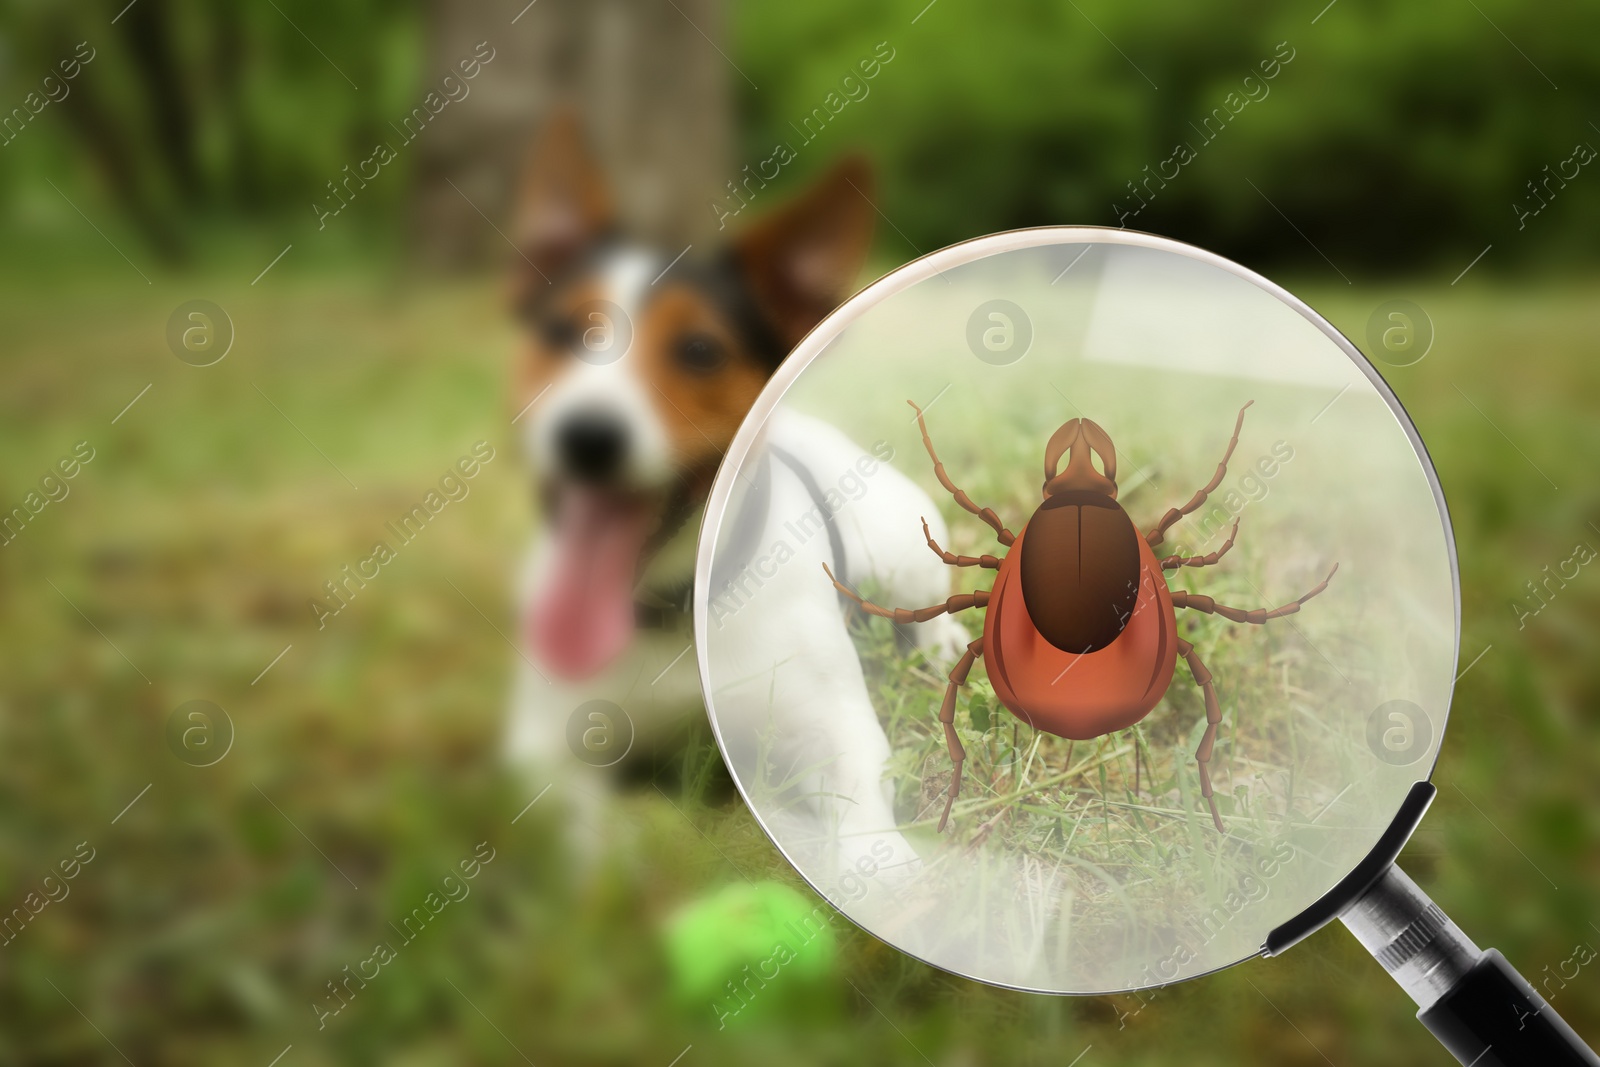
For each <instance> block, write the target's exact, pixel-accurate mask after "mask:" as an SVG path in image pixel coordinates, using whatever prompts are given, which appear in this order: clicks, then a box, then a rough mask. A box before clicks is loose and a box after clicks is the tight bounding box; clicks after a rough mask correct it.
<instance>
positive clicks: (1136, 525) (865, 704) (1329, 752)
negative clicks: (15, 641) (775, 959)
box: [695, 228, 1600, 1067]
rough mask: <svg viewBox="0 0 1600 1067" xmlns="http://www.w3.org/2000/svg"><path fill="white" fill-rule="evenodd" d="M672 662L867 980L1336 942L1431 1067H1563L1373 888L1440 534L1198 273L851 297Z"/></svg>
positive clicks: (1213, 280)
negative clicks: (1373, 975)
mask: <svg viewBox="0 0 1600 1067" xmlns="http://www.w3.org/2000/svg"><path fill="white" fill-rule="evenodd" d="M695 627H696V638H697V650H698V656H699V665H700V672H701V681H702V685H703V688H704V692H705V699H706V703H707V707H708V710H709V713H710V716H711V721H712V724H713V727H714V730H715V733H716V737H717V741H718V744H719V745H720V746H721V749H722V753H723V756H724V758H725V759H726V761H727V763H728V766H729V768H730V769H731V771H732V774H733V776H734V779H735V781H736V782H737V783H738V786H739V789H740V791H741V793H742V794H743V796H744V799H745V801H746V802H747V803H748V804H749V805H750V808H751V810H752V811H753V812H754V813H755V815H756V818H757V819H758V820H759V822H760V823H761V825H762V827H763V829H764V830H765V831H766V832H767V834H768V835H769V836H770V837H771V838H772V840H773V842H774V843H775V844H776V845H777V847H778V848H779V850H780V851H781V852H782V853H783V854H784V856H785V857H786V858H787V859H788V860H789V862H790V863H792V864H793V865H794V866H795V867H796V868H797V869H798V870H799V872H800V873H801V874H802V875H803V876H804V877H805V878H806V879H807V880H808V881H809V882H810V883H811V884H812V886H813V887H815V888H816V889H817V890H818V892H820V893H821V894H822V895H823V896H824V897H825V898H826V899H827V900H829V901H830V902H831V903H832V904H833V905H834V906H835V907H836V908H838V909H839V910H840V911H841V912H842V913H843V914H844V915H846V916H847V917H848V918H850V919H851V920H852V921H854V922H855V923H857V924H858V925H860V926H861V927H863V928H864V929H866V930H867V931H869V932H871V933H872V934H874V935H876V936H877V937H879V938H881V939H882V940H884V941H886V942H888V943H889V944H891V945H893V946H895V947H896V948H898V949H900V950H901V951H904V952H906V953H908V954H910V955H912V956H915V957H917V958H919V959H921V960H923V961H925V962H927V963H929V964H931V965H933V966H936V967H940V968H942V969H944V970H947V971H951V972H953V973H956V974H959V975H963V976H965V977H968V978H972V979H975V980H977V981H981V982H987V983H990V984H993V985H998V986H1004V987H1008V988H1013V989H1020V990H1028V991H1036V992H1041V993H1058V994H1060V993H1074V994H1104V993H1114V992H1126V991H1133V990H1140V989H1146V988H1152V987H1156V986H1161V985H1166V984H1169V983H1172V982H1175V981H1180V980H1183V979H1188V978H1193V977H1197V976H1200V975H1203V974H1206V973H1209V972H1211V971H1215V970H1219V969H1221V968H1223V967H1226V966H1230V965H1232V964H1235V963H1238V962H1241V961H1243V960H1245V959H1248V958H1250V957H1253V956H1257V955H1263V954H1265V955H1275V954H1277V953H1279V952H1282V951H1284V950H1285V949H1287V948H1289V947H1290V946H1292V945H1293V944H1295V943H1296V942H1298V941H1300V940H1301V939H1303V938H1304V937H1306V936H1307V935H1309V934H1310V933H1312V932H1313V931H1315V930H1317V929H1318V928H1320V927H1321V926H1323V925H1324V924H1326V923H1328V922H1329V921H1331V920H1333V919H1334V918H1340V919H1342V921H1343V922H1344V923H1345V925H1346V926H1347V927H1348V928H1349V929H1350V930H1351V931H1352V932H1353V933H1354V934H1355V936H1356V937H1357V938H1358V939H1359V940H1360V941H1361V943H1362V944H1363V945H1364V946H1366V947H1367V948H1368V949H1369V950H1370V951H1371V952H1372V953H1373V955H1374V956H1375V957H1376V958H1377V959H1378V961H1379V962H1380V963H1381V964H1382V965H1383V967H1384V968H1385V969H1386V970H1387V971H1388V972H1389V973H1390V974H1391V975H1393V976H1394V978H1395V979H1396V980H1397V981H1398V982H1399V984H1400V985H1401V986H1402V987H1403V988H1404V989H1405V990H1406V992H1407V993H1409V994H1410V995H1411V997H1412V998H1413V999H1414V1000H1416V1002H1417V1004H1418V1007H1419V1009H1420V1010H1419V1013H1418V1017H1419V1018H1420V1019H1421V1020H1422V1022H1423V1023H1424V1024H1425V1025H1426V1026H1427V1027H1428V1028H1429V1029H1430V1030H1431V1031H1432V1032H1433V1033H1434V1034H1435V1035H1436V1036H1437V1037H1438V1038H1439V1040H1440V1041H1441V1042H1442V1043H1443V1044H1444V1045H1445V1046H1446V1047H1447V1048H1448V1049H1449V1050H1450V1051H1451V1052H1452V1053H1453V1054H1454V1055H1455V1056H1456V1057H1457V1058H1458V1059H1460V1060H1461V1062H1463V1063H1471V1064H1479V1065H1482V1067H1487V1065H1490V1064H1534V1063H1537V1064H1543V1065H1551V1064H1591V1065H1592V1064H1600V1058H1596V1056H1595V1055H1594V1053H1593V1052H1591V1051H1590V1050H1589V1049H1588V1048H1587V1047H1586V1046H1585V1045H1584V1043H1583V1042H1582V1041H1581V1040H1580V1039H1579V1038H1578V1036H1577V1035H1576V1034H1575V1033H1574V1032H1573V1031H1572V1029H1571V1028H1570V1027H1569V1026H1567V1024H1566V1023H1565V1022H1563V1021H1562V1020H1561V1019H1560V1017H1559V1016H1558V1015H1556V1013H1555V1012H1554V1011H1552V1010H1551V1009H1550V1007H1549V1006H1548V1005H1547V1004H1545V1003H1544V1001H1543V1000H1542V999H1541V998H1540V997H1539V995H1538V993H1537V992H1536V991H1535V990H1534V989H1533V988H1532V987H1531V986H1530V985H1529V984H1528V983H1527V982H1526V981H1524V980H1523V979H1522V978H1521V977H1520V976H1519V975H1518V974H1517V973H1516V972H1515V971H1514V970H1513V969H1512V968H1511V967H1510V966H1509V965H1508V964H1507V963H1506V961H1505V960H1504V958H1503V957H1501V956H1500V955H1499V953H1497V952H1495V951H1493V950H1489V951H1481V950H1480V949H1479V948H1478V947H1477V946H1476V945H1474V944H1473V943H1472V942H1471V941H1470V940H1469V939H1468V938H1467V937H1466V935H1465V934H1463V933H1462V932H1461V930H1459V929H1458V928H1457V927H1456V926H1455V925H1454V924H1453V923H1452V922H1451V921H1450V920H1449V919H1448V918H1447V917H1445V915H1444V914H1443V913H1442V912H1441V911H1440V910H1439V908H1438V907H1437V906H1435V905H1434V904H1433V903H1432V901H1430V900H1429V899H1428V898H1427V897H1426V896H1425V895H1424V894H1423V893H1422V891H1421V890H1420V889H1419V888H1418V887H1417V886H1416V884H1415V883H1414V882H1413V881H1411V879H1410V878H1408V877H1407V876H1406V875H1405V874H1404V873H1403V872H1402V871H1401V870H1400V869H1399V868H1398V867H1396V866H1395V865H1394V860H1395V858H1396V856H1397V855H1398V854H1399V852H1400V848H1401V846H1402V845H1403V844H1404V842H1405V841H1406V839H1407V838H1408V837H1409V836H1410V834H1411V832H1412V831H1413V830H1414V829H1415V827H1416V825H1417V824H1418V822H1419V821H1420V820H1421V818H1422V816H1423V813H1424V811H1425V810H1426V809H1427V807H1428V804H1429V802H1430V801H1431V799H1432V797H1433V795H1434V787H1433V786H1432V785H1431V784H1429V781H1428V778H1429V775H1430V774H1431V772H1432V769H1433V764H1434V761H1435V759H1436V757H1437V755H1438V751H1439V744H1440V741H1441V739H1442V736H1443V732H1444V727H1445V722H1446V717H1447V714H1448V711H1449V704H1450V694H1451V689H1452V685H1453V681H1454V678H1455V673H1456V663H1457V655H1458V651H1459V647H1458V646H1459V635H1460V594H1459V581H1458V576H1457V568H1456V556H1455V546H1454V541H1453V539H1452V535H1451V530H1450V520H1449V515H1448V513H1447V511H1446V508H1445V503H1444V498H1443V495H1442V493H1441V491H1440V488H1439V482H1438V478H1437V477H1436V475H1435V472H1434V469H1433V466H1432V464H1431V463H1430V461H1429V459H1428V455H1427V452H1426V451H1425V449H1424V447H1423V444H1422V441H1421V439H1420V438H1419V437H1418V435H1417V432H1416V429H1415V427H1413V426H1412V424H1411V421H1410V419H1409V418H1408V417H1407V416H1406V413H1405V411H1404V410H1403V409H1402V408H1401V406H1400V404H1399V402H1398V401H1397V400H1396V399H1395V397H1394V394H1393V393H1392V392H1391V391H1390V390H1389V388H1388V387H1387V386H1386V385H1385V384H1384V382H1383V379H1382V378H1381V377H1380V376H1379V375H1378V374H1377V372H1376V371H1375V370H1374V369H1373V368H1372V366H1371V365H1370V364H1369V363H1368V362H1367V361H1366V359H1365V358H1363V357H1362V355H1361V354H1360V353H1359V352H1358V351H1357V350H1356V348H1355V347H1354V346H1353V345H1352V344H1351V343H1350V342H1349V341H1348V340H1346V339H1345V338H1344V337H1343V336H1341V335H1340V334H1339V333H1338V331H1336V330H1335V329H1334V328H1333V327H1332V326H1331V325H1329V324H1328V323H1327V322H1326V321H1325V320H1324V319H1323V318H1321V317H1320V316H1319V315H1317V314H1316V313H1315V312H1314V311H1312V310H1311V309H1310V308H1309V307H1307V306H1306V305H1305V304H1304V303H1302V302H1300V301H1299V300H1297V299H1295V298H1294V297H1293V296H1291V295H1290V294H1289V293H1287V292H1285V291H1284V290H1283V289H1281V288H1279V287H1278V286H1276V285H1273V284H1272V283H1271V282H1268V281H1267V280H1265V279H1264V278H1261V277H1259V276H1258V275H1256V274H1254V273H1252V272H1250V271H1248V270H1246V269H1244V268H1243V267H1240V266H1238V265H1237V264H1234V263H1231V262H1229V261H1227V260H1225V259H1222V258H1220V257H1218V256H1215V255H1212V254H1210V253H1207V252H1204V251H1201V250H1199V249H1196V248H1193V247H1191V246H1188V245H1184V244H1180V243H1177V242H1174V241H1170V240H1166V239H1163V238H1159V237H1154V236H1150V235H1146V234H1139V233H1133V232H1128V231H1123V230H1111V229H1097V228H1049V229H1036V230H1022V231H1015V232H1010V233H1003V234H997V235H994V236H990V237H984V238H980V239H977V240H974V241H969V242H966V243H963V244H959V245H956V246H953V247H951V248H947V249H944V250H942V251H940V252H936V253H933V254H932V255H929V256H925V257H923V258H922V259H919V260H917V261H915V262H913V263H911V264H909V265H907V266H905V267H903V268H901V269H899V270H897V271H895V272H894V273H892V274H890V275H888V276H887V277H885V278H883V279H881V280H880V281H878V282H876V283H875V284H873V285H872V286H870V287H869V288H867V289H866V290H864V291H863V292H861V293H860V294H858V295H857V296H856V297H854V298H853V299H851V300H850V301H849V302H848V303H846V304H845V305H844V306H842V307H841V308H839V309H838V310H837V311H836V312H835V313H834V314H832V315H831V316H830V317H829V318H828V319H826V320H825V321H824V322H823V323H822V324H821V325H820V326H818V327H817V328H816V329H815V330H814V331H813V332H812V333H811V334H810V335H809V336H808V337H807V338H806V339H805V340H804V341H803V342H802V343H801V344H800V346H799V347H798V348H797V349H796V350H795V352H794V353H793V354H792V355H790V357H789V358H788V360H786V361H785V362H784V364H783V365H782V367H781V368H780V369H779V370H778V372H777V373H776V375H775V376H774V377H773V379H772V380H771V382H770V383H769V384H768V386H767V387H766V389H765V391H764V392H763V393H762V394H761V397H760V399H759V400H758V401H757V403H756V405H755V407H754V409H753V410H752V411H751V413H750V415H749V417H748V419H747V420H746V421H745V423H744V425H743V427H742V429H741V430H740V432H739V434H738V436H737V437H736V439H735V440H734V442H733V445H732V447H731V448H730V450H729V453H728V456H727V459H726V461H725V462H724V464H723V466H722V469H721V471H720V473H719V475H718V477H717V479H716V483H715V485H714V487H713V488H712V490H711V494H710V498H709V503H708V506H707V512H706V520H705V524H704V527H703V532H702V534H701V540H700V546H699V557H698V567H697V577H696V586H695Z"/></svg>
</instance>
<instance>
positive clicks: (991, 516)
mask: <svg viewBox="0 0 1600 1067" xmlns="http://www.w3.org/2000/svg"><path fill="white" fill-rule="evenodd" d="M906 403H907V404H911V401H909V400H907V401H906ZM911 410H912V411H915V412H916V413H917V427H918V428H919V429H920V430H921V431H922V444H923V447H925V448H927V450H928V458H929V459H931V460H933V476H934V477H935V478H937V479H939V484H940V485H942V486H944V488H945V491H946V492H948V493H949V494H950V495H951V496H953V497H955V501H956V503H957V504H960V505H961V507H962V508H964V509H965V510H967V511H970V512H971V513H972V514H974V515H976V516H978V518H980V519H982V520H983V521H984V522H986V523H988V524H989V525H990V526H991V527H993V528H994V532H995V534H996V535H997V536H998V537H999V539H1000V543H1001V544H1002V545H1006V546H1010V544H1011V542H1013V541H1015V540H1016V539H1017V535H1016V534H1014V533H1012V532H1011V531H1010V530H1008V529H1006V524H1005V523H1003V522H1001V521H1000V516H998V515H996V514H995V513H994V509H993V508H980V507H979V506H978V505H976V504H974V503H973V502H972V498H971V497H970V496H968V495H967V494H966V490H964V489H957V488H956V484H955V483H954V482H952V481H951V480H950V476H949V475H948V474H946V473H945V472H944V464H943V463H940V462H939V454H938V453H937V452H935V451H934V450H933V439H932V438H930V437H929V436H928V424H927V423H926V422H923V421H922V409H921V408H919V407H917V405H915V404H911ZM1197 506H1198V505H1197Z"/></svg>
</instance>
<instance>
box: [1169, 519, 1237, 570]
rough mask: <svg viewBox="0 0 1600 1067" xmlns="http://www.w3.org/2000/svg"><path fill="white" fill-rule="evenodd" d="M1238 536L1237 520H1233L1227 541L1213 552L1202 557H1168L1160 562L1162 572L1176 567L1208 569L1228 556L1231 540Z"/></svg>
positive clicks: (1231, 545) (1231, 544)
mask: <svg viewBox="0 0 1600 1067" xmlns="http://www.w3.org/2000/svg"><path fill="white" fill-rule="evenodd" d="M1238 536H1239V520H1238V519H1234V520H1233V529H1232V531H1230V532H1229V534H1228V540H1227V542H1226V543H1225V544H1223V546H1222V547H1221V548H1219V549H1217V550H1216V551H1215V552H1207V553H1206V554H1205V555H1203V556H1168V557H1167V558H1166V559H1164V560H1162V561H1161V569H1162V570H1164V571H1170V570H1175V569H1176V568H1178V567H1209V566H1211V565H1212V564H1214V563H1216V562H1217V561H1218V560H1220V559H1221V558H1222V557H1223V556H1226V555H1227V554H1228V549H1230V548H1232V547H1233V539H1234V538H1235V537H1238Z"/></svg>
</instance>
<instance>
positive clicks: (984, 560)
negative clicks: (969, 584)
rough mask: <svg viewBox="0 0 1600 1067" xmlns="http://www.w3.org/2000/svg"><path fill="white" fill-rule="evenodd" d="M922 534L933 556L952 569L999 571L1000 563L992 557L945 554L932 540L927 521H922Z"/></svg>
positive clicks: (937, 543)
mask: <svg viewBox="0 0 1600 1067" xmlns="http://www.w3.org/2000/svg"><path fill="white" fill-rule="evenodd" d="M922 532H923V533H924V534H926V535H927V538H928V547H929V548H931V549H933V554H934V555H936V556H938V557H939V558H940V559H942V560H944V561H945V562H946V563H948V564H950V566H952V567H988V568H989V569H990V570H992V571H997V570H999V569H1000V561H999V560H998V559H996V558H995V557H993V556H958V555H956V554H955V553H954V552H946V551H945V550H944V549H942V548H940V547H939V542H937V541H935V540H934V539H933V532H932V531H931V530H929V529H928V520H927V519H923V520H922Z"/></svg>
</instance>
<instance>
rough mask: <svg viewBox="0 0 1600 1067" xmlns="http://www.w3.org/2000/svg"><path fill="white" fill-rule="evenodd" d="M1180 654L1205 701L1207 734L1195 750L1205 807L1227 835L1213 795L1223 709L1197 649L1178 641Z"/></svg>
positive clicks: (1213, 820) (1180, 639)
mask: <svg viewBox="0 0 1600 1067" xmlns="http://www.w3.org/2000/svg"><path fill="white" fill-rule="evenodd" d="M1178 654H1179V655H1180V656H1182V657H1183V662H1185V663H1187V664H1188V665H1189V673H1190V674H1192V675H1194V681H1195V684H1196V685H1198V686H1199V687H1200V691H1201V693H1203V694H1204V695H1205V698H1206V732H1205V736H1204V737H1202V738H1200V747H1199V748H1197V749H1195V750H1194V762H1195V766H1196V767H1198V768H1200V795H1201V796H1203V797H1205V798H1206V805H1207V806H1208V807H1209V808H1210V809H1211V821H1212V822H1213V823H1215V824H1216V827H1217V833H1219V834H1221V833H1226V832H1227V831H1225V830H1224V829H1223V828H1222V816H1221V815H1218V814H1217V801H1216V798H1215V797H1213V796H1212V795H1211V768H1210V766H1209V764H1210V763H1211V747H1212V746H1213V745H1214V744H1216V740H1217V726H1218V725H1220V724H1221V722H1222V708H1221V706H1220V705H1218V704H1217V687H1216V686H1214V685H1212V684H1211V672H1210V671H1208V670H1206V665H1205V664H1204V663H1201V662H1200V656H1199V655H1198V654H1197V653H1196V652H1195V650H1194V646H1193V645H1191V644H1190V643H1189V642H1187V641H1185V640H1184V639H1183V638H1181V637H1180V638H1178Z"/></svg>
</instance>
